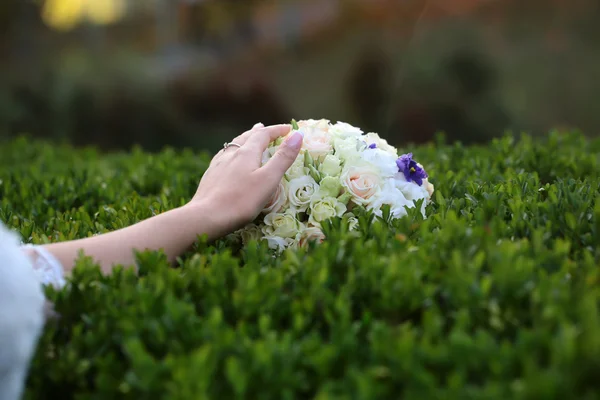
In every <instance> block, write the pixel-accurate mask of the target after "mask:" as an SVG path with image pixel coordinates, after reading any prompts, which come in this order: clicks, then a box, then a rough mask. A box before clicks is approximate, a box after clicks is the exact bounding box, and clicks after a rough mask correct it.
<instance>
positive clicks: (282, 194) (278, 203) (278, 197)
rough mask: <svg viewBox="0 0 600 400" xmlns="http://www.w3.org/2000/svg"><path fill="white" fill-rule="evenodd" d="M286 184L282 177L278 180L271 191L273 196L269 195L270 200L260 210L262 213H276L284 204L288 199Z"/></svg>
mask: <svg viewBox="0 0 600 400" xmlns="http://www.w3.org/2000/svg"><path fill="white" fill-rule="evenodd" d="M287 186H288V185H287V181H286V180H285V179H282V180H281V182H279V185H278V186H277V190H276V191H275V193H273V197H271V200H269V202H268V203H267V204H266V205H265V208H263V210H262V212H263V213H264V214H269V213H277V212H279V211H280V210H281V209H282V208H283V207H284V206H285V204H286V203H287V200H288V198H287V194H288V189H287Z"/></svg>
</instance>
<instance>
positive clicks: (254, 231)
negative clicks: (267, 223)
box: [240, 224, 263, 246]
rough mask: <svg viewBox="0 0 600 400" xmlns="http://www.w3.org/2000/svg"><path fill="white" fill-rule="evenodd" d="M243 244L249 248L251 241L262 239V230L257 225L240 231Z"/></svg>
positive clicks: (250, 225)
mask: <svg viewBox="0 0 600 400" xmlns="http://www.w3.org/2000/svg"><path fill="white" fill-rule="evenodd" d="M240 235H241V237H242V243H244V246H247V245H248V243H250V242H251V241H259V240H261V239H262V237H263V234H262V229H261V228H260V227H259V226H258V225H256V224H249V225H248V226H246V227H245V228H244V229H242V230H241V231H240Z"/></svg>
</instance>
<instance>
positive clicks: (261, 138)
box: [244, 124, 292, 154]
mask: <svg viewBox="0 0 600 400" xmlns="http://www.w3.org/2000/svg"><path fill="white" fill-rule="evenodd" d="M291 129H292V127H291V125H290V124H281V125H272V126H268V127H266V128H261V129H257V130H255V131H253V132H252V134H251V135H250V137H248V140H247V141H246V142H245V146H244V148H245V149H246V150H247V151H249V152H256V153H257V154H258V153H262V152H263V151H265V149H266V148H267V146H269V143H271V142H272V141H274V140H275V139H277V138H279V137H281V136H284V135H287V134H288V133H290V130H291Z"/></svg>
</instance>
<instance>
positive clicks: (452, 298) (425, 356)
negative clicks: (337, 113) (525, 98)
mask: <svg viewBox="0 0 600 400" xmlns="http://www.w3.org/2000/svg"><path fill="white" fill-rule="evenodd" d="M402 150H404V149H402ZM411 150H413V151H414V153H415V157H417V158H418V159H419V160H422V162H423V163H424V164H425V165H427V166H428V168H429V171H430V175H431V179H432V182H434V183H435V185H436V194H435V202H434V204H432V205H431V206H430V207H431V210H430V214H431V217H430V218H429V219H427V220H422V219H420V218H419V214H418V213H412V219H411V218H407V219H403V220H400V221H398V222H397V223H395V224H394V226H393V229H389V228H387V227H386V224H385V223H384V222H382V221H379V220H375V219H372V217H370V216H369V215H367V214H365V215H364V216H363V217H362V224H361V229H360V234H358V235H353V234H352V233H349V232H347V231H346V229H345V227H343V226H341V225H340V224H338V223H335V222H332V223H329V224H327V225H326V226H325V230H326V234H327V236H328V240H327V241H326V242H325V243H324V244H321V245H317V246H312V247H311V248H310V249H307V250H300V251H297V252H293V251H288V252H286V253H284V254H283V255H282V256H281V257H279V258H273V257H270V256H268V250H267V248H266V246H264V245H262V244H254V245H250V246H248V247H246V248H242V249H239V248H238V247H239V246H237V245H236V244H235V243H225V242H219V243H216V244H214V245H207V244H206V243H203V242H202V240H199V241H198V243H197V246H196V248H195V249H194V250H193V251H192V252H190V253H189V254H187V255H186V256H185V257H182V259H181V262H180V264H181V265H180V267H179V268H169V267H168V265H167V263H166V260H165V258H164V256H163V255H162V254H161V253H159V252H144V253H140V254H139V257H138V264H139V268H140V274H139V276H136V275H135V274H134V273H133V272H131V270H129V269H123V268H119V269H117V270H115V271H114V273H113V274H112V275H110V276H103V275H102V274H101V273H100V272H99V269H98V268H97V266H96V265H95V264H94V262H93V260H90V259H88V258H82V259H81V260H80V262H79V265H78V267H77V269H76V271H75V273H74V276H73V277H72V279H71V280H70V283H69V284H68V285H67V287H66V288H65V289H64V290H61V291H55V290H52V289H48V290H47V293H48V296H49V298H50V299H51V300H52V301H53V302H55V309H56V311H57V312H58V313H59V314H60V319H58V320H53V321H50V322H49V323H48V325H47V328H46V330H45V333H44V335H43V337H42V339H41V341H40V344H39V348H38V352H37V355H36V357H35V360H34V362H33V364H32V367H31V372H30V377H29V381H28V389H27V393H26V398H27V399H43V398H53V397H57V398H63V399H70V398H73V399H75V398H77V399H83V398H86V399H114V398H120V399H121V398H122V399H173V400H174V399H203V398H216V399H232V398H248V399H292V398H316V399H326V398H332V399H350V398H353V399H354V398H356V399H373V398H411V399H508V398H511V399H571V398H572V399H595V398H598V396H600V390H599V389H598V384H597V377H598V371H599V370H600V318H599V312H598V307H599V300H600V296H599V293H600V290H599V283H600V273H599V270H598V265H599V262H600V251H599V248H600V246H599V245H600V203H599V202H597V201H596V199H597V196H598V193H599V191H600V179H599V174H600V169H599V167H600V163H599V150H600V141H589V140H587V139H585V138H583V137H582V136H579V135H575V134H560V133H552V134H551V135H550V136H549V137H548V139H547V140H545V141H544V142H537V141H533V140H532V139H531V138H529V137H527V136H523V137H521V138H519V139H514V138H512V137H508V136H507V137H504V138H502V139H498V140H495V141H493V142H492V143H490V144H489V145H488V146H482V147H464V146H462V145H461V144H453V145H445V144H443V143H438V144H437V145H433V144H431V145H428V146H423V147H419V148H416V149H411ZM208 161H209V159H208V157H206V156H205V155H200V156H199V155H198V154H194V152H192V151H189V150H185V151H174V150H170V149H165V150H163V151H162V152H160V153H158V154H148V153H144V152H142V151H140V150H137V149H134V150H133V151H132V152H130V153H129V154H100V153H98V152H96V151H95V150H94V149H80V150H74V149H71V148H68V147H51V146H48V145H46V144H44V143H40V142H33V143H32V142H31V141H27V140H26V139H19V140H15V141H12V142H9V143H7V144H5V145H3V146H2V147H0V219H1V220H2V221H3V222H5V223H7V224H8V225H9V226H12V227H13V228H15V229H17V230H18V231H20V232H21V234H22V235H23V237H24V240H25V241H28V242H35V243H42V242H47V241H56V240H65V239H73V238H78V237H84V236H88V235H91V234H93V233H96V232H104V231H107V230H113V229H117V228H120V227H123V226H125V225H129V224H131V223H134V222H136V221H139V220H140V219H143V218H147V217H149V216H151V215H152V214H154V213H157V212H161V211H164V210H166V209H169V208H172V207H175V206H178V205H181V204H183V203H184V202H185V201H186V200H187V199H189V198H190V196H191V195H192V194H193V192H194V190H195V188H196V184H197V181H198V179H199V177H200V174H201V171H203V169H204V168H206V166H207V163H208ZM369 221H371V223H368V222H369Z"/></svg>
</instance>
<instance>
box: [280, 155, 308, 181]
mask: <svg viewBox="0 0 600 400" xmlns="http://www.w3.org/2000/svg"><path fill="white" fill-rule="evenodd" d="M305 175H308V169H307V168H306V167H304V155H303V154H299V155H298V157H296V160H295V161H294V163H293V164H292V166H291V167H290V168H288V170H287V172H286V173H285V176H286V177H287V179H288V181H291V180H292V179H296V178H300V177H302V176H305Z"/></svg>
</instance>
